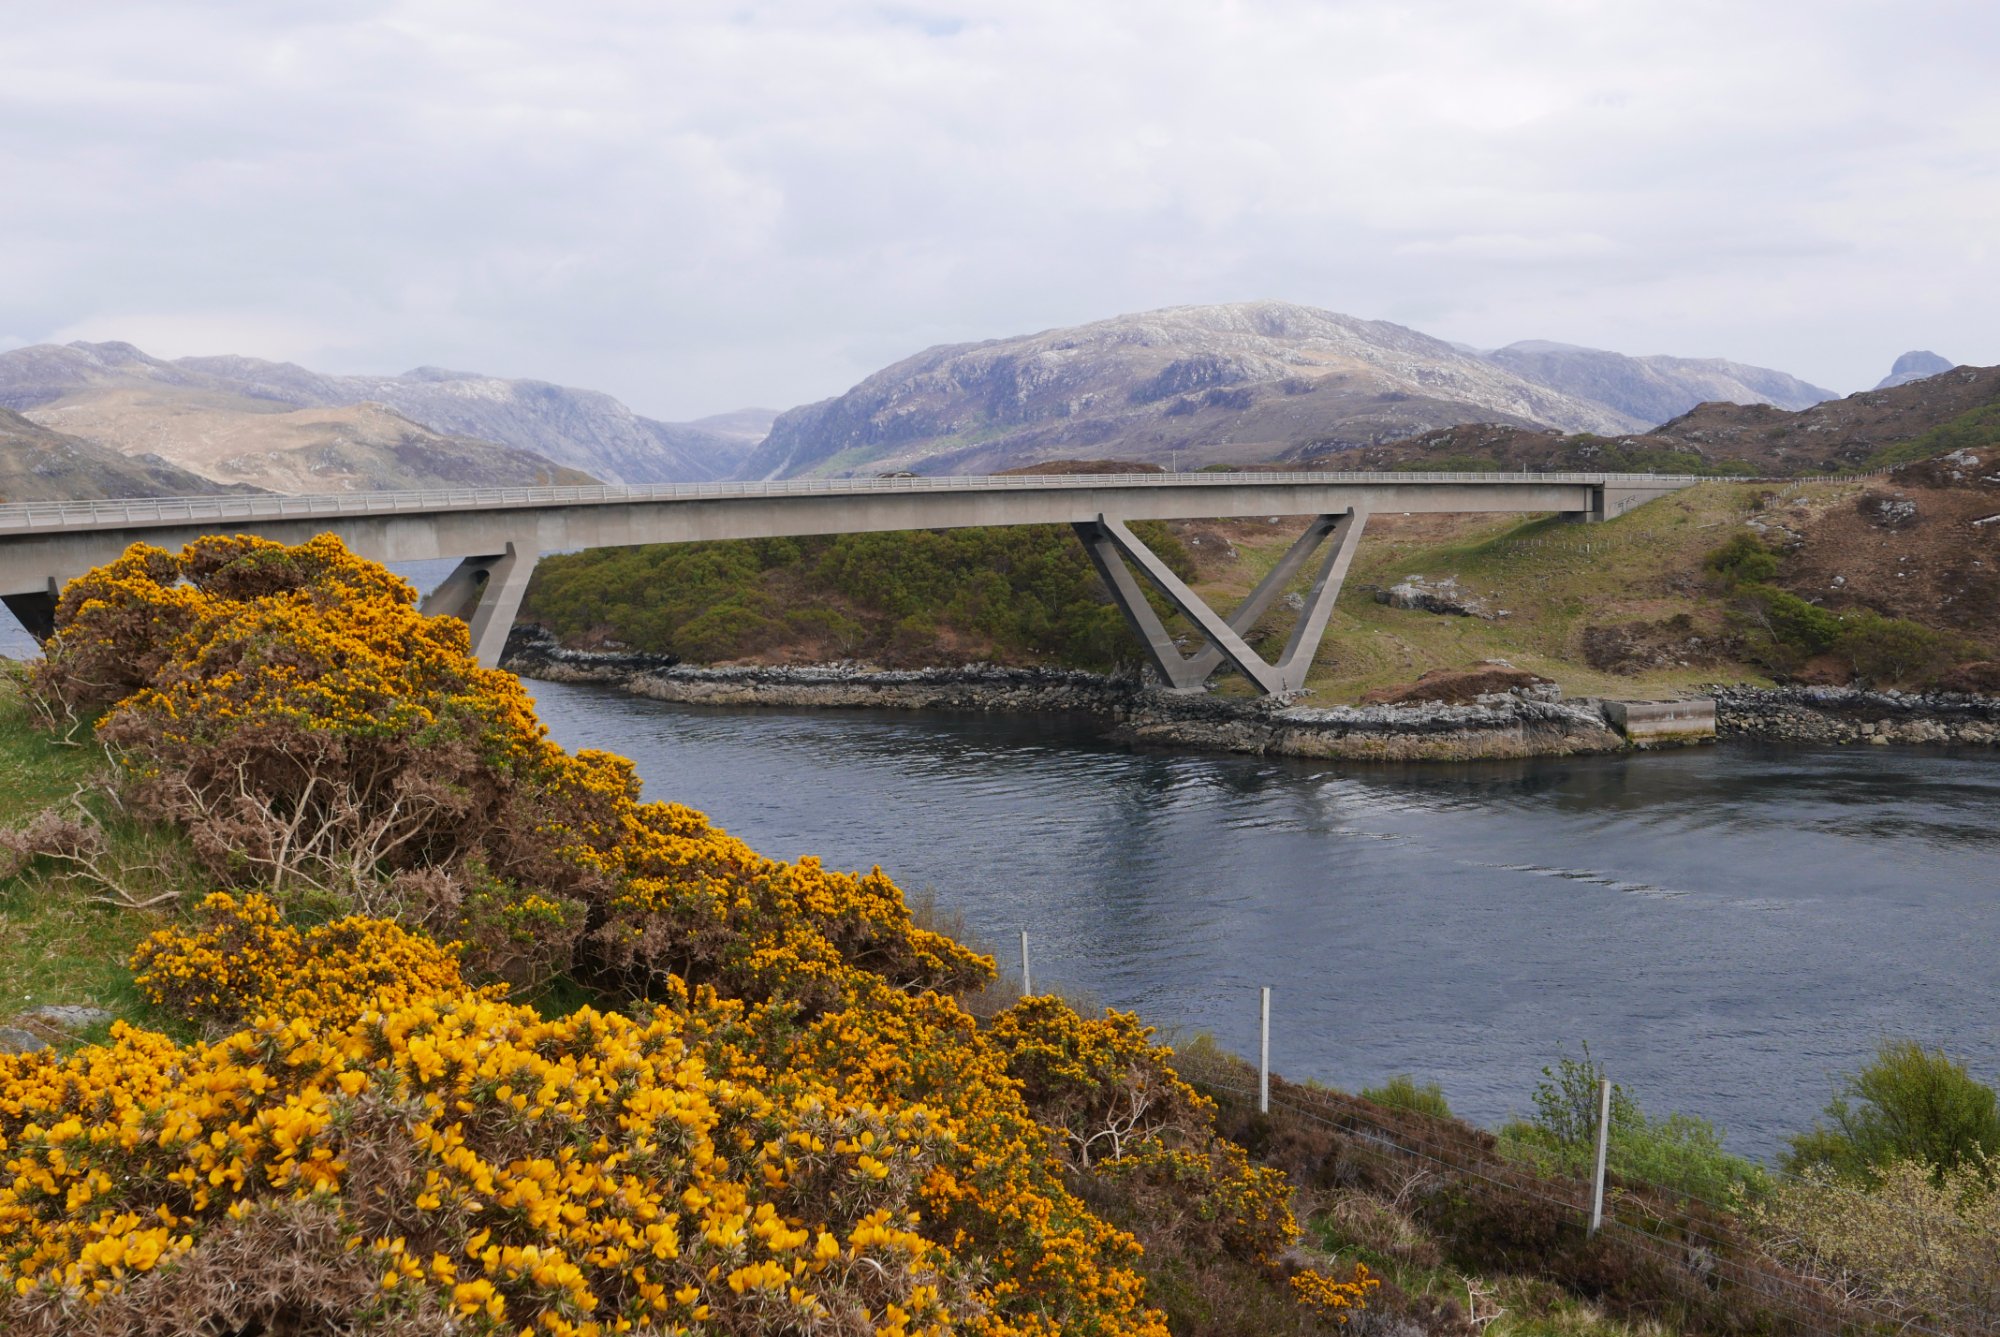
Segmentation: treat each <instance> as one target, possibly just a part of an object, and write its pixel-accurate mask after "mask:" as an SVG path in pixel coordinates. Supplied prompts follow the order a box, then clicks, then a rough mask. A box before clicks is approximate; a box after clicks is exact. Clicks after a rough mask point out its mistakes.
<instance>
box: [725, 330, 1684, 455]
mask: <svg viewBox="0 0 2000 1337" xmlns="http://www.w3.org/2000/svg"><path fill="white" fill-rule="evenodd" d="M1475 418H1476V419H1480V420H1483V421H1498V422H1511V423H1518V424H1523V425H1543V426H1556V427H1561V428H1564V429H1566V430H1570V431H1598V432H1621V431H1630V430H1634V429H1637V428H1641V427H1644V426H1645V425H1647V424H1646V423H1645V422H1643V421H1641V420H1639V419H1637V418H1634V417H1632V416H1630V415H1628V414H1625V413H1623V412H1620V411H1619V410H1617V409H1613V408H1610V407H1607V406H1605V405H1602V404H1598V403H1595V402H1592V401H1588V400H1584V399H1580V398H1577V397H1576V396H1573V395H1569V394H1566V393H1564V392H1562V391H1560V390H1556V389H1552V388H1550V387H1548V386H1545V385H1541V384H1537V383H1535V382H1533V381H1529V380H1527V379H1525V378H1523V377H1521V376H1519V375H1517V374H1516V373H1514V372H1512V371H1510V370H1508V369H1507V368H1505V367H1503V366H1498V365H1495V364H1494V363H1492V362H1490V361H1488V360H1486V359H1485V358H1482V357H1480V356H1478V355H1476V354H1469V353H1466V352H1463V351H1461V350H1460V349H1458V348H1455V347H1453V346H1452V345H1450V344H1448V343H1446V342H1444V341H1443V340H1440V339H1433V338H1431V337H1430V336H1429V335H1425V334H1419V333H1418V332H1417V331H1415V330H1410V329H1405V328H1404V327H1403V326H1400V325H1391V324H1388V323H1386V322H1382V321H1369V320H1358V319H1356V318H1354V317H1352V316H1344V315H1340V314H1338V313H1336V312H1332V311H1322V310H1318V309H1316V308H1313V307H1306V306H1296V305H1292V304H1290V303H1285V302H1239V303H1233V304H1230V305H1225V306H1185V307H1172V308H1169V309H1167V310H1163V311H1149V312H1145V313H1143V314H1140V315H1131V316H1119V317H1117V318H1115V319H1112V320H1102V321H1097V322H1095V323H1094V324H1089V325H1083V326H1078V327H1076V328H1074V329H1058V330H1046V331H1043V332H1042V333H1040V334H1031V335H1025V336H1022V337H1018V338H1011V339H994V340H988V341H986V342H983V343H974V344H953V345H946V346H942V347H937V348H931V349H927V350H925V351H924V352H921V353H918V354H917V355H916V356H915V357H911V358H906V359H905V360H903V361H901V362H898V363H896V364H895V365H894V366H891V367H888V368H885V369H884V370H882V371H879V372H877V373H875V374H874V375H873V376H870V377H869V378H868V379H866V380H864V381H862V382H861V384H859V385H857V386H855V387H854V388H853V389H852V390H849V391H848V392H847V393H846V394H844V395H840V396H838V397H836V398H833V399H829V400H825V401H822V402H821V403H818V404H809V405H807V406H805V407H803V408H796V409H793V410H791V411H790V412H788V413H784V414H781V415H779V417H778V420H777V421H776V422H775V423H774V424H772V427H771V433H770V435H769V436H768V437H766V438H765V440H764V443H763V445H761V446H759V447H758V448H757V451H756V453H755V454H754V455H752V456H751V457H750V460H749V462H748V463H747V464H746V465H745V466H744V467H743V470H742V476H744V477H749V478H786V477H794V476H798V475H802V474H827V475H841V474H852V473H875V472H883V471H889V470H897V469H917V468H921V469H922V470H924V471H925V472H932V473H940V472H942V473H982V472H991V471H994V470H998V469H1005V468H1009V467H1013V466H1016V465H1020V464H1025V463H1028V462H1030V461H1032V460H1035V459H1038V458H1042V457H1046V456H1052V455H1059V456H1065V457H1070V458H1079V459H1091V458H1109V457H1118V458H1125V459H1141V460H1152V461H1156V462H1162V463H1164V462H1168V461H1170V460H1174V459H1176V458H1178V462H1179V463H1180V465H1181V467H1183V468H1188V467H1199V466H1201V465H1205V464H1216V463H1243V462H1249V461H1253V460H1265V459H1272V458H1277V457H1280V456H1284V455H1288V454H1293V453H1297V452H1301V451H1312V450H1324V449H1326V448H1328V447H1334V446H1356V445H1366V444H1371V443H1375V442H1381V441H1390V440H1395V439H1397V438H1399V437H1403V436H1408V435H1410V434H1411V433H1413V432H1418V431H1422V430H1423V429H1425V428H1427V427H1435V426H1441V425H1444V424H1448V423H1453V422H1464V421H1467V420H1469V419H1475Z"/></svg>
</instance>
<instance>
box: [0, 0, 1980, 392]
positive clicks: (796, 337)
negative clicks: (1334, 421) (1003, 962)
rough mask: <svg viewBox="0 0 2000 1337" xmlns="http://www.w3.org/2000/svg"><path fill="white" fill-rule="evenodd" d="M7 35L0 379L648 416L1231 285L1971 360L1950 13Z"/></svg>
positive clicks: (1267, 2)
mask: <svg viewBox="0 0 2000 1337" xmlns="http://www.w3.org/2000/svg"><path fill="white" fill-rule="evenodd" d="M7 9H8V11H9V12H8V14H7V16H6V20H5V23H4V24H0V181H4V183H5V186H4V189H0V347H11V346H15V345H20V344H25V343H38V342H48V341H53V342H66V341H69V340H72V339H91V340H102V339H123V340H127V341H129V342H132V343H135V344H137V345H139V346H140V347H141V348H144V349H145V350H147V351H148V352H152V353H155V354H158V355H161V356H170V357H171V356H184V355H189V354H208V353H224V352H231V353H242V354H247V355H252V356H261V357H269V358H276V359H284V360H290V361H296V362H300V363H303V364H304V365H307V366H310V367H313V368H315V369H317V370H322V371H329V372H379V373H389V372H397V371H402V370H406V369H408V368H410V367H413V366H418V365H426V364H428V365H433V366H446V367H454V368H460V369H466V370H476V371H481V372H487V373H491V374H495V375H504V376H532V377H538V378H541V379H545V380H553V381H558V382H561V383H564V384H570V385H578V386H585V387H589V388H593V389H600V390H606V391H609V392H611V393H612V394H615V395H617V396H619V397H620V398H622V399H624V400H625V401H626V402H628V403H630V404H631V405H632V406H633V407H634V408H636V409H638V410H639V411H641V412H644V413H648V414H651V415H653V416H656V417H663V418H669V419H685V418H692V417H697V416H700V415H703V414H708V413H715V412H721V411H725V410H729V409H733V408H737V407H741V406H745V405H761V406H765V407H770V408H785V407H788V406H790V405H793V404H797V403H802V402H807V401H810V400H814V399H819V398H824V397H826V396H828V395H833V394H837V393H839V392H840V391H842V390H844V389H846V388H847V387H848V386H850V385H852V384H853V383H854V382H856V381H858V380H859V379H861V378H862V377H863V376H865V375H867V374H868V373H869V372H871V371H874V370H876V369H877V368H879V367H881V366H884V365H886V364H888V363H890V362H892V361H895V360H897V359H899V358H902V357H905V356H907V355H909V354H911V353H914V352H916V351H917V350H919V349H921V348H924V347H927V346H929V345H931V344H935V343H943V342H958V341H965V340H973V339H982V338H994V337H1001V336H1006V335H1010V334H1021V333H1028V332H1031V331H1035V330H1041V329H1047V328H1051V327H1057V326H1063V325H1072V324H1080V323H1083V322H1086V321H1090V320H1095V319H1101V318H1104V317H1107V316H1112V315H1117V314H1120V313H1124V312H1132V311H1142V310H1148V309H1151V308H1155V307H1162V306H1173V305H1180V304H1185V303H1202V302H1222V301H1241V300H1248V299H1254V298H1276V299H1282V300H1287V301H1295V302H1302V303H1306V304H1309V305H1313V306H1320V307H1326V308H1330V309H1333V310H1336V311H1342V312H1346V313H1348V314H1351V315H1356V316H1362V317H1367V318H1371V319H1382V320H1391V321H1396V322H1399V323H1402V324H1405V325H1409V326H1413V327H1415V328H1417V329H1420V330H1423V331H1424V332H1426V333H1429V334H1434V335H1437V336H1440V337H1443V338H1448V339H1455V340H1459V341H1462V342H1465V343H1470V344H1474V345H1477V346H1480V347H1497V346H1499V345H1502V344H1506V343H1510V342H1512V341H1514V340H1517V339H1530V338H1540V339H1555V340H1561V341H1564V342H1568V343H1575V344H1584V345H1589V346H1593V347H1600V348H1611V349H1616V350H1618V351H1620V352H1626V353H1634V354H1644V353H1673V354H1679V355H1682V356H1702V357H1728V358H1732V359H1736V360H1738V361H1744V362H1750V363H1755V364H1759V365H1764V366H1772V367H1777V368H1779V369H1781V370H1785V371H1789V372H1792V373H1793V374H1795V375H1799V376H1802V377H1804V378H1806V379H1807V380H1810V381H1813V382H1816V383H1818V384H1820V385H1824V386H1827V387H1829V388H1831V389H1835V390H1838V391H1841V392H1847V391H1852V390H1856V389H1862V388H1866V387H1868V386H1871V385H1873V384H1874V383H1875V381H1876V380H1878V379H1879V378H1880V377H1881V376H1882V375H1883V374H1885V373H1886V371H1887V370H1888V365H1889V363H1890V361H1891V360H1892V359H1893V358H1894V357H1895V356H1896V355H1897V354H1898V353H1901V352H1903V351H1904V350H1906V349H1911V348H1930V349H1934V350H1936V351H1937V352H1939V353H1942V354H1943V355H1944V356H1946V357H1948V358H1950V359H1952V360H1954V361H1957V362H1964V363H1974V364H1979V365H1989V364H1994V363H2000V319H1996V318H1995V313H1996V306H2000V304H1996V300H1995V299H1996V297H2000V241H1996V231H2000V79H1996V78H1995V77H1994V73H1995V71H1996V69H2000V5H1995V4H1993V3H1991V0H1928V2H1926V0H1906V2H1905V3H1889V2H1888V0H1868V2H1866V3H1863V2H1860V0H1753V2H1752V3H1744V2H1743V0H1730V2H1729V3H1711V2H1710V0H1665V2H1660V3H1656V2H1655V0H1478V2H1477V3H1471V2H1466V3H1461V2H1460V0H1352V2H1340V0H1005V2H1004V3H999V2H996V0H960V2H959V3H951V4H945V3H925V2H923V0H907V2H905V3H848V2H846V0H788V2H786V3H756V2H755V0H744V2H741V3H722V2H718V3H710V2H709V0H631V2H629V3H627V2H623V0H609V2H606V3H593V2H592V0H565V3H562V4H552V3H549V2H548V0H519V2H517V0H409V2H402V0H316V2H315V3H314V4H312V5H274V4H270V3H268V0H176V3H174V4H171V5H162V4H158V3H157V0H144V2H143V3H130V4H127V3H121V2H120V0H86V2H85V3H80V4H70V5H29V4H26V3H24V2H23V0H15V3H12V4H9V5H8V6H7Z"/></svg>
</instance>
